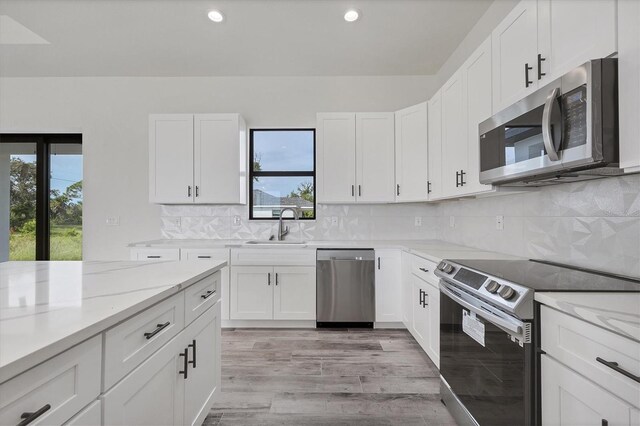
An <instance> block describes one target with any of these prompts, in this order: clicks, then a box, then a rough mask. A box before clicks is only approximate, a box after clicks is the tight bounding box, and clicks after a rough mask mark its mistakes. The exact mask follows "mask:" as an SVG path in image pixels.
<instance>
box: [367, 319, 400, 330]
mask: <svg viewBox="0 0 640 426" xmlns="http://www.w3.org/2000/svg"><path fill="white" fill-rule="evenodd" d="M373 328H393V329H395V328H398V329H403V330H404V329H406V328H407V327H405V326H404V324H403V323H402V322H401V321H393V322H376V323H374V324H373Z"/></svg>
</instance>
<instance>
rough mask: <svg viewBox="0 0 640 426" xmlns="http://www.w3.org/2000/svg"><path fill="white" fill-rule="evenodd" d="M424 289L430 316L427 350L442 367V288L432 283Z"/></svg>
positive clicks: (432, 359)
mask: <svg viewBox="0 0 640 426" xmlns="http://www.w3.org/2000/svg"><path fill="white" fill-rule="evenodd" d="M424 289H425V291H426V292H427V298H426V301H425V303H426V304H427V311H428V317H429V318H428V324H427V327H428V328H429V332H428V339H427V344H426V347H425V351H426V352H427V355H429V358H431V361H433V363H434V364H435V365H436V367H438V368H440V289H438V288H437V287H434V286H432V285H430V284H427V285H426V286H425V287H424Z"/></svg>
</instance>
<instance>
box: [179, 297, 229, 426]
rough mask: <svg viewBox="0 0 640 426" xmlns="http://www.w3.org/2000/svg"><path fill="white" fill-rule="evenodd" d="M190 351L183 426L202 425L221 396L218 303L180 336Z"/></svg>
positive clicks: (185, 384) (185, 383)
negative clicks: (215, 397) (219, 394)
mask: <svg viewBox="0 0 640 426" xmlns="http://www.w3.org/2000/svg"><path fill="white" fill-rule="evenodd" d="M183 334H184V342H183V345H184V346H185V347H188V348H189V357H190V358H189V376H188V379H187V380H185V382H184V421H183V422H182V424H183V425H191V426H194V425H198V426H199V425H201V424H202V422H203V421H204V419H205V417H207V414H208V413H209V409H210V408H211V404H212V403H213V400H214V396H215V395H217V394H218V393H219V392H220V377H221V376H220V363H219V360H220V347H221V346H220V339H221V337H220V303H219V302H218V303H216V304H215V305H214V306H212V307H211V308H209V309H208V310H207V311H206V312H205V313H204V314H202V315H201V316H200V317H199V318H198V319H196V320H195V321H194V322H193V323H191V325H189V326H188V327H187V328H186V329H185V330H184V332H183Z"/></svg>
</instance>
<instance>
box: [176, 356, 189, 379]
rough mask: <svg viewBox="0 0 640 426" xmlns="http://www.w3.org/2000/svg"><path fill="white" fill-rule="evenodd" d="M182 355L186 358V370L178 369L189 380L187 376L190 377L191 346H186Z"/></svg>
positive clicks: (184, 365)
mask: <svg viewBox="0 0 640 426" xmlns="http://www.w3.org/2000/svg"><path fill="white" fill-rule="evenodd" d="M180 356H181V357H183V358H184V364H183V367H182V368H184V370H182V371H178V374H182V375H183V376H184V379H185V380H187V377H189V348H185V349H184V352H181V353H180Z"/></svg>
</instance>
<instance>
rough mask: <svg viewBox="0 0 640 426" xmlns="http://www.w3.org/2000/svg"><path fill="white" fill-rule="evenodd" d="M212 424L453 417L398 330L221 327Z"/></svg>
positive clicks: (420, 421) (431, 369) (429, 371)
mask: <svg viewBox="0 0 640 426" xmlns="http://www.w3.org/2000/svg"><path fill="white" fill-rule="evenodd" d="M222 376H223V377H222V393H221V395H220V398H219V399H218V401H217V402H216V404H215V405H214V407H213V409H212V410H211V413H210V415H209V416H208V417H207V419H206V420H205V422H204V424H205V425H206V426H212V425H292V426H293V425H367V426H369V425H407V426H409V425H455V422H454V420H453V419H452V418H451V416H450V415H449V413H448V412H447V409H446V408H445V407H444V405H443V404H442V403H441V402H440V395H439V379H438V371H437V369H436V367H435V366H434V365H433V363H432V362H431V360H430V359H429V358H428V357H427V356H426V355H425V354H424V352H423V351H422V350H421V348H420V347H419V346H418V344H417V343H416V341H415V340H414V339H413V337H412V336H411V335H410V334H409V333H408V332H407V331H404V330H354V329H349V330H326V329H318V330H315V329H310V330H299V329H298V330H294V329H227V330H223V331H222Z"/></svg>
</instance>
